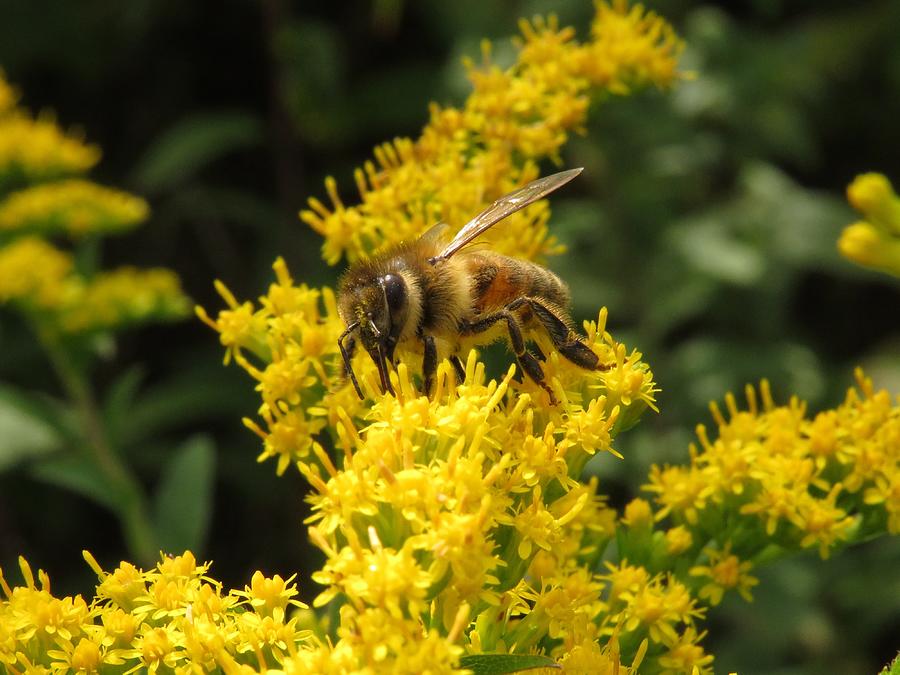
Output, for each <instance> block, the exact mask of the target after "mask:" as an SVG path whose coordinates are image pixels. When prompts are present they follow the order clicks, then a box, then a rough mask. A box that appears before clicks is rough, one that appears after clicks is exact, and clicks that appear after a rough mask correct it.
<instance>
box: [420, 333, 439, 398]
mask: <svg viewBox="0 0 900 675" xmlns="http://www.w3.org/2000/svg"><path fill="white" fill-rule="evenodd" d="M419 339H420V340H421V341H422V345H423V346H424V347H425V356H424V358H423V359H422V380H423V381H422V388H423V389H424V390H425V395H426V396H431V386H432V385H433V384H434V374H435V372H436V371H437V347H436V346H435V344H434V337H433V336H431V335H425V334H424V333H419Z"/></svg>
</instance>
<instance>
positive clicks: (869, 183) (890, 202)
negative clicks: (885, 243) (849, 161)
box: [847, 173, 900, 236]
mask: <svg viewBox="0 0 900 675" xmlns="http://www.w3.org/2000/svg"><path fill="white" fill-rule="evenodd" d="M847 200H848V201H849V202H850V204H851V205H852V206H853V208H855V209H856V210H857V211H860V212H861V213H862V214H863V215H864V216H865V217H866V218H867V219H868V220H869V222H871V223H872V224H873V225H874V226H875V227H877V228H879V229H881V230H883V231H885V232H887V233H889V234H893V235H894V236H900V197H897V195H896V194H895V193H894V188H893V187H892V186H891V183H890V181H889V180H888V179H887V178H886V177H885V176H883V175H881V174H880V173H865V174H862V175H859V176H857V177H856V178H855V179H854V180H853V182H852V183H850V185H849V186H848V187H847Z"/></svg>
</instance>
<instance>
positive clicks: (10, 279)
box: [0, 237, 74, 310]
mask: <svg viewBox="0 0 900 675" xmlns="http://www.w3.org/2000/svg"><path fill="white" fill-rule="evenodd" d="M73 266H74V262H73V260H72V256H71V255H69V254H68V253H65V252H63V251H60V250H59V249H57V248H55V247H53V246H52V245H50V244H48V243H47V242H45V241H44V240H43V239H38V238H37V237H23V238H21V239H17V240H15V241H13V242H12V243H11V244H8V245H7V246H4V247H2V248H0V302H9V301H11V300H12V301H18V302H22V303H25V304H26V305H30V306H32V307H34V308H36V309H38V310H53V309H56V308H58V307H59V306H60V305H62V304H63V303H64V302H65V301H66V299H67V298H68V296H69V295H70V293H71V290H72V284H71V280H70V274H71V272H72V268H73Z"/></svg>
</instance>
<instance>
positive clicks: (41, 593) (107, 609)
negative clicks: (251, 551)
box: [0, 552, 315, 674]
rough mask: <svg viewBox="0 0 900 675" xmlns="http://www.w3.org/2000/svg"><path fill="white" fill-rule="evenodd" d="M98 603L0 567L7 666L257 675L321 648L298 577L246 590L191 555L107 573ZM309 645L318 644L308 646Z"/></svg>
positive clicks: (0, 649)
mask: <svg viewBox="0 0 900 675" xmlns="http://www.w3.org/2000/svg"><path fill="white" fill-rule="evenodd" d="M85 558H86V560H87V561H88V563H89V564H90V565H91V567H92V568H93V569H94V571H95V572H96V573H97V575H98V577H99V580H100V583H99V585H98V586H97V589H96V593H95V596H94V598H93V599H92V600H91V602H90V603H87V602H85V600H84V599H83V598H82V597H81V596H80V595H76V596H74V597H72V596H70V597H64V598H56V597H54V596H53V595H52V593H51V591H50V579H49V577H48V576H47V575H46V574H45V573H44V572H43V571H38V583H35V578H34V574H33V572H32V570H31V567H30V566H29V565H28V563H27V562H26V561H25V559H24V558H20V559H19V565H20V568H21V572H22V576H23V578H24V581H25V584H24V585H23V586H17V587H15V588H10V586H9V585H8V583H7V581H6V580H5V579H4V578H3V574H2V571H0V590H2V591H3V593H4V594H5V596H6V598H5V599H3V600H0V669H4V670H5V669H8V670H9V672H28V673H64V672H78V673H96V672H104V671H109V670H110V669H111V668H114V669H115V672H121V673H131V672H135V671H140V672H148V673H156V672H175V673H197V672H209V671H211V670H216V669H218V670H221V671H222V672H225V673H229V674H231V673H234V674H240V673H246V672H250V673H255V672H260V671H264V670H265V669H266V668H267V667H273V668H274V667H277V666H278V665H279V664H282V663H284V662H285V661H286V660H289V659H290V658H291V657H292V656H294V655H295V654H296V652H297V650H298V649H301V648H303V647H304V646H306V645H314V644H315V640H314V638H313V635H312V633H311V632H310V631H309V630H305V629H303V628H302V627H301V626H300V625H299V622H300V619H301V616H300V615H295V616H293V617H290V616H288V614H289V613H290V609H291V608H292V607H303V606H304V605H303V604H302V603H300V602H298V601H297V600H295V599H294V597H295V596H296V595H297V588H296V585H295V584H294V583H293V582H294V577H291V578H289V579H287V580H284V579H282V578H281V577H280V576H278V575H275V576H274V577H271V578H266V577H264V576H263V575H262V574H261V573H260V572H256V573H254V575H253V578H252V580H251V582H250V585H249V586H246V587H245V588H244V589H243V590H232V591H229V592H227V593H226V592H224V591H223V589H222V586H221V584H219V583H218V582H216V581H214V580H213V579H211V578H210V577H209V576H208V575H207V572H208V569H209V565H208V564H204V565H198V564H197V562H196V560H195V559H194V556H193V555H192V554H191V553H189V552H188V553H185V554H183V555H180V556H176V557H164V558H163V559H162V561H161V562H160V563H158V564H157V566H156V568H155V569H153V570H149V571H143V570H140V569H138V568H136V567H135V566H133V565H131V564H130V563H127V562H123V563H121V564H120V565H119V567H118V568H117V569H115V570H114V571H112V572H110V573H107V572H104V571H103V570H102V569H101V568H100V566H99V565H98V564H97V562H96V561H95V560H94V559H93V557H92V556H91V555H90V554H89V553H87V552H85ZM307 648H309V647H307Z"/></svg>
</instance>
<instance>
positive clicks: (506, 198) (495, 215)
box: [430, 168, 584, 264]
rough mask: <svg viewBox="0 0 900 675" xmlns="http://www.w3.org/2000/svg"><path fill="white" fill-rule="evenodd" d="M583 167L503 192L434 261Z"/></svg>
mask: <svg viewBox="0 0 900 675" xmlns="http://www.w3.org/2000/svg"><path fill="white" fill-rule="evenodd" d="M583 170H584V169H582V168H579V169H569V170H568V171H560V172H559V173H554V174H551V175H549V176H544V177H543V178H538V179H537V180H534V181H531V182H530V183H528V184H527V185H525V186H523V187H520V188H519V189H518V190H514V191H513V192H510V193H509V194H508V195H503V196H502V197H500V199H498V200H497V201H495V202H494V203H493V204H491V205H490V206H489V207H487V208H486V209H485V210H484V211H482V212H481V213H479V214H478V215H477V216H475V217H474V218H472V220H470V221H469V222H468V223H466V224H465V225H464V226H463V228H462V229H461V230H460V231H459V232H457V233H456V236H455V237H453V241H451V242H450V243H449V244H447V246H446V247H445V248H444V250H443V251H441V252H440V253H439V254H438V255H436V256H435V257H434V258H431V259H430V262H431V263H432V264H434V263H436V262H438V261H439V260H446V259H447V258H449V257H450V256H452V255H453V254H454V253H456V252H457V251H458V250H459V249H461V248H462V247H463V246H465V245H466V244H468V243H469V242H470V241H472V240H473V239H475V238H476V237H477V236H479V235H480V234H481V233H482V232H484V231H486V230H487V229H489V228H490V227H491V226H493V225H494V224H495V223H497V222H499V221H501V220H503V219H504V218H506V217H507V216H509V215H511V214H513V213H515V212H516V211H518V210H519V209H524V208H525V207H526V206H528V205H529V204H533V203H534V202H536V201H537V200H538V199H541V198H543V197H546V196H547V195H548V194H550V193H551V192H553V191H554V190H558V189H559V188H561V187H562V186H563V185H565V184H566V183H568V182H569V181H570V180H572V179H573V178H575V176H577V175H578V174H580V173H581V172H582V171H583Z"/></svg>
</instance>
